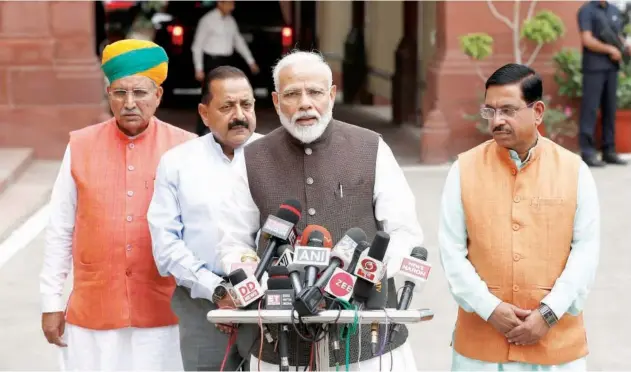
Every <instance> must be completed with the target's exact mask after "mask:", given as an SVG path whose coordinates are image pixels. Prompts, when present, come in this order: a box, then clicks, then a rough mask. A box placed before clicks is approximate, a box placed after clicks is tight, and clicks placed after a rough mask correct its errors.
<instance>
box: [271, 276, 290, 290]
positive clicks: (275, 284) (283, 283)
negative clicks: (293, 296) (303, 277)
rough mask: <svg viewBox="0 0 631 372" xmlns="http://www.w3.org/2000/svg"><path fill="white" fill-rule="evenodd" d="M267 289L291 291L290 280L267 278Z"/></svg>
mask: <svg viewBox="0 0 631 372" xmlns="http://www.w3.org/2000/svg"><path fill="white" fill-rule="evenodd" d="M267 289H268V290H270V289H272V290H273V289H292V286H291V280H290V279H289V278H287V277H285V278H280V277H279V278H269V279H268V280H267Z"/></svg>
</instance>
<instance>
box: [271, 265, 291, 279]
mask: <svg viewBox="0 0 631 372" xmlns="http://www.w3.org/2000/svg"><path fill="white" fill-rule="evenodd" d="M268 274H269V277H270V278H275V277H285V278H286V277H288V276H289V270H287V267H286V266H271V267H270V268H269V271H268Z"/></svg>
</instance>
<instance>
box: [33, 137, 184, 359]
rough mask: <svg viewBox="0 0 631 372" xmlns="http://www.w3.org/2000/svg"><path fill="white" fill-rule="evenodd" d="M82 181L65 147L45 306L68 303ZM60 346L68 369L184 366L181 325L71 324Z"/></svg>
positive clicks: (43, 280) (49, 233)
mask: <svg viewBox="0 0 631 372" xmlns="http://www.w3.org/2000/svg"><path fill="white" fill-rule="evenodd" d="M76 207H77V187H76V184H75V182H74V179H73V177H72V174H71V164H70V147H67V148H66V153H65V154H64V158H63V161H62V163H61V167H60V169H59V174H58V176H57V180H56V181H55V185H54V187H53V191H52V195H51V200H50V220H49V224H48V228H47V230H46V243H45V249H44V264H43V267H42V271H41V274H40V293H41V296H42V312H44V313H49V312H58V311H64V310H65V309H66V303H65V301H64V300H63V289H64V282H65V280H66V278H67V277H68V275H69V274H70V269H71V267H72V234H73V231H74V223H75V213H76ZM63 338H64V339H65V340H66V344H67V345H68V347H67V348H61V352H62V365H61V367H62V369H67V370H103V369H106V370H169V371H173V370H183V367H182V356H181V353H180V345H179V344H180V337H179V330H178V326H177V325H175V326H168V327H157V328H144V329H140V328H123V329H116V330H108V331H96V330H89V329H85V328H81V327H78V326H73V325H71V324H66V328H65V331H64V335H63Z"/></svg>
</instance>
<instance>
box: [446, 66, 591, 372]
mask: <svg viewBox="0 0 631 372" xmlns="http://www.w3.org/2000/svg"><path fill="white" fill-rule="evenodd" d="M542 86H543V84H542V81H541V78H540V77H539V75H538V74H537V73H536V72H535V71H533V70H532V69H530V68H529V67H527V66H523V65H518V64H508V65H505V66H503V67H501V68H500V69H498V70H497V71H495V72H494V73H493V75H492V76H491V77H490V78H489V79H488V80H487V82H486V96H485V103H484V106H483V108H482V109H481V112H480V114H481V116H482V117H483V118H485V119H487V120H488V122H489V130H490V131H491V133H492V135H493V139H492V140H489V141H487V142H484V143H483V144H481V145H479V146H477V147H475V148H473V149H471V150H469V151H467V152H465V153H463V154H460V156H459V157H458V160H457V161H456V162H455V163H454V164H453V166H452V167H451V170H450V171H449V174H448V176H447V180H446V183H445V188H444V191H443V196H442V205H441V217H440V224H439V242H440V252H441V262H442V265H443V267H444V269H445V273H446V276H447V280H448V282H449V288H450V291H451V293H452V295H453V296H454V298H455V300H456V302H457V303H458V305H459V309H458V310H459V311H458V318H457V321H456V327H455V331H454V335H453V344H452V345H453V349H454V352H453V362H452V370H454V371H481V370H485V371H501V370H515V371H517V370H572V371H576V370H583V371H584V370H586V368H587V366H586V362H585V356H586V355H587V353H588V349H587V340H586V332H585V328H584V325H583V316H582V310H583V308H584V305H585V299H586V297H587V294H588V292H589V289H590V287H591V285H592V283H593V281H594V276H595V273H596V268H597V265H598V258H599V250H600V210H599V202H598V195H597V190H596V185H595V182H594V179H593V177H592V175H591V172H590V170H589V168H588V167H587V165H586V164H585V163H584V162H583V161H582V160H581V158H580V157H579V156H577V155H575V154H573V153H571V152H569V151H567V150H565V149H564V148H562V147H561V146H559V145H557V144H555V143H554V142H552V141H550V140H549V139H547V138H544V137H541V136H539V134H538V131H537V126H538V125H540V124H541V123H542V121H543V118H544V112H545V105H544V103H543V102H542V95H543V88H542Z"/></svg>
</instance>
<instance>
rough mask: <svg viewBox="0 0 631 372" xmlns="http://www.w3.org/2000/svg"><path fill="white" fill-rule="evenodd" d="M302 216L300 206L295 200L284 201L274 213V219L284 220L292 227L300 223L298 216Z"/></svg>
mask: <svg viewBox="0 0 631 372" xmlns="http://www.w3.org/2000/svg"><path fill="white" fill-rule="evenodd" d="M301 215H302V205H300V202H299V201H298V200H296V199H287V200H285V201H284V202H283V203H282V204H281V205H280V208H279V209H278V212H276V217H278V218H280V219H282V220H285V221H287V222H291V223H292V224H293V225H295V224H297V223H298V221H300V216H301Z"/></svg>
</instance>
